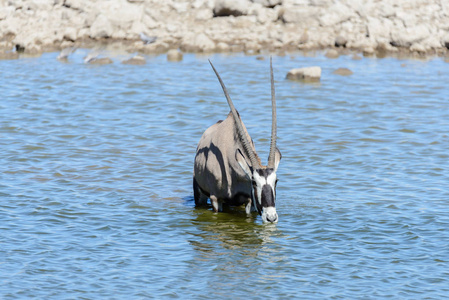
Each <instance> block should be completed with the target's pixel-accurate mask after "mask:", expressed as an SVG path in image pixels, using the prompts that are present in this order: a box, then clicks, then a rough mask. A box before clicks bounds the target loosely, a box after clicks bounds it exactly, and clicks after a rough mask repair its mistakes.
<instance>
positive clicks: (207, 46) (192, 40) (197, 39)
mask: <svg viewBox="0 0 449 300" xmlns="http://www.w3.org/2000/svg"><path fill="white" fill-rule="evenodd" d="M181 46H182V48H184V49H185V50H187V51H196V52H210V51H213V50H214V49H215V43H214V42H213V41H212V40H211V39H210V38H209V37H208V36H207V35H206V34H204V33H200V34H198V35H197V34H195V33H192V34H189V35H186V36H185V37H184V40H183V42H182V45H181Z"/></svg>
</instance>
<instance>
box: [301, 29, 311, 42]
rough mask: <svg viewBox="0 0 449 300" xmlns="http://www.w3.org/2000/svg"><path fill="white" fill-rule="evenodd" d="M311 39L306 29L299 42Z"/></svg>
mask: <svg viewBox="0 0 449 300" xmlns="http://www.w3.org/2000/svg"><path fill="white" fill-rule="evenodd" d="M308 41H309V35H308V34H307V29H305V30H304V32H303V33H302V34H301V37H300V38H299V44H305V43H307V42H308Z"/></svg>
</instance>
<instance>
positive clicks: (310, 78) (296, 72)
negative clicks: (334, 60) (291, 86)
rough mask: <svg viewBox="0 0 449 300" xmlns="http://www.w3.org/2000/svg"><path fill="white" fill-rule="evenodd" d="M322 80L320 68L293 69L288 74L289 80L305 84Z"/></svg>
mask: <svg viewBox="0 0 449 300" xmlns="http://www.w3.org/2000/svg"><path fill="white" fill-rule="evenodd" d="M320 78H321V68H320V67H306V68H299V69H292V70H290V71H289V72H288V73H287V79H290V80H301V81H304V82H317V81H320Z"/></svg>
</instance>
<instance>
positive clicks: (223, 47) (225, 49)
mask: <svg viewBox="0 0 449 300" xmlns="http://www.w3.org/2000/svg"><path fill="white" fill-rule="evenodd" d="M217 51H219V52H228V51H229V45H228V44H226V43H224V42H220V43H218V44H217Z"/></svg>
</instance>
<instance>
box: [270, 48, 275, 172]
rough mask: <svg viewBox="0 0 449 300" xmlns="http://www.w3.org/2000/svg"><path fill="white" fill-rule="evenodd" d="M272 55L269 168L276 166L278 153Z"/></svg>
mask: <svg viewBox="0 0 449 300" xmlns="http://www.w3.org/2000/svg"><path fill="white" fill-rule="evenodd" d="M272 60H273V59H272V58H271V57H270V75H271V110H272V115H271V143H270V154H269V155H268V168H274V165H275V161H274V157H275V153H276V139H277V125H276V97H275V94H274V78H273V64H272Z"/></svg>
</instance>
